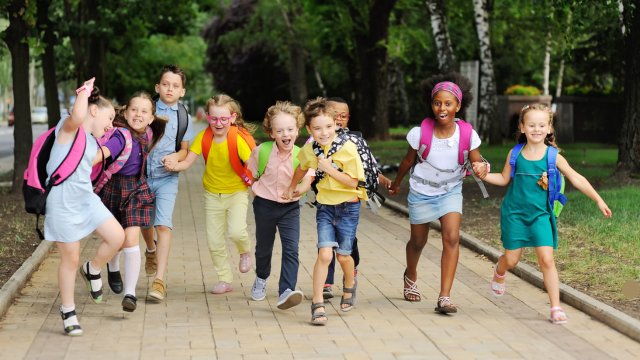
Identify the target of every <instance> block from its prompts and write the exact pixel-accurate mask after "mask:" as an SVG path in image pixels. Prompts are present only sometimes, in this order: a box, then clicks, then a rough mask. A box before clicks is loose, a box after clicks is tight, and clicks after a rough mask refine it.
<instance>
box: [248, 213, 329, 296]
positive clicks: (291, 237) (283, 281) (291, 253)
mask: <svg viewBox="0 0 640 360" xmlns="http://www.w3.org/2000/svg"><path fill="white" fill-rule="evenodd" d="M285 208H286V209H287V211H286V212H285V213H284V214H281V216H280V219H279V221H278V231H280V241H281V242H282V260H281V266H280V281H279V285H278V294H279V295H282V294H283V293H284V292H285V291H286V290H287V289H291V290H295V289H296V284H297V282H298V267H299V266H300V261H299V260H298V244H299V242H300V206H299V205H298V202H293V203H291V204H288V205H285ZM256 248H257V245H256ZM257 257H258V256H257V251H256V258H257ZM323 287H324V284H323Z"/></svg>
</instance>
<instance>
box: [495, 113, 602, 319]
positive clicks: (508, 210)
mask: <svg viewBox="0 0 640 360" xmlns="http://www.w3.org/2000/svg"><path fill="white" fill-rule="evenodd" d="M519 122H520V127H519V129H518V134H517V140H518V143H526V144H525V145H524V147H523V148H522V151H521V152H520V154H519V155H518V157H517V160H516V171H515V175H514V177H513V182H511V165H510V164H509V159H510V158H511V152H509V155H507V162H506V164H505V166H504V170H503V171H502V173H501V174H495V173H494V174H487V176H486V177H485V178H484V180H485V181H487V182H489V183H491V184H494V185H500V186H506V185H508V184H509V182H511V186H510V187H509V190H508V191H507V195H506V196H505V198H504V201H503V202H502V210H501V214H500V228H501V229H502V244H503V246H504V249H505V250H504V255H502V256H501V257H500V259H499V260H498V263H497V264H496V266H495V269H494V274H493V275H494V278H493V281H492V282H491V292H492V293H493V295H494V296H497V297H500V296H502V295H504V291H505V283H504V282H505V278H506V277H507V271H508V270H509V269H511V268H513V267H514V266H516V264H517V263H518V261H520V256H521V255H522V248H524V247H533V248H535V249H536V256H537V257H538V264H539V265H540V269H541V270H542V276H543V278H544V284H545V286H546V288H547V293H548V294H549V300H550V303H551V315H550V318H549V320H551V322H553V323H554V324H566V323H567V315H566V314H565V313H564V311H563V310H562V308H561V307H560V285H559V279H558V271H557V270H556V266H555V263H554V260H553V250H554V249H556V248H557V247H558V234H557V231H556V218H555V215H554V214H553V211H552V210H551V205H550V203H549V200H548V199H549V191H548V190H547V185H548V179H547V153H548V150H549V146H553V147H555V148H558V146H557V145H556V143H555V136H554V132H553V113H552V112H550V111H549V109H548V108H547V106H546V105H544V104H534V105H527V106H525V107H524V108H523V109H522V111H521V112H520V120H519ZM556 167H557V168H558V170H559V171H560V172H561V173H562V174H564V176H565V178H566V179H568V180H569V181H571V183H572V184H573V186H575V187H576V189H578V190H580V191H582V192H583V193H584V194H585V195H587V196H588V197H589V198H591V199H592V200H593V201H595V202H596V203H597V204H598V208H599V209H600V211H601V212H602V214H603V215H604V217H606V218H610V217H611V210H610V209H609V207H608V206H607V204H605V202H604V201H603V200H602V198H601V197H600V195H598V193H597V192H596V191H595V190H594V189H593V187H592V186H591V184H589V182H588V181H587V179H585V178H584V177H583V176H582V175H580V174H578V173H577V172H576V171H575V170H573V169H572V168H571V166H569V163H568V162H567V160H566V159H565V158H564V157H563V156H562V155H558V157H557V160H556Z"/></svg>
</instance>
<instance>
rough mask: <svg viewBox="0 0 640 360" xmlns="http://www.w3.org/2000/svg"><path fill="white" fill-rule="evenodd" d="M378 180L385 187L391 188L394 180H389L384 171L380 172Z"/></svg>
mask: <svg viewBox="0 0 640 360" xmlns="http://www.w3.org/2000/svg"><path fill="white" fill-rule="evenodd" d="M378 182H379V183H380V185H382V186H384V188H385V189H389V187H390V186H391V183H392V181H391V180H389V179H388V178H387V177H386V176H384V175H382V173H378Z"/></svg>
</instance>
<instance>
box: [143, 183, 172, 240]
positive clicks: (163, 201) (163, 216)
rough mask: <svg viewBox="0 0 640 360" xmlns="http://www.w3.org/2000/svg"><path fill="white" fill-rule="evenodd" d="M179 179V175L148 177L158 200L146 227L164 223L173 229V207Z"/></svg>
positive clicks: (163, 224)
mask: <svg viewBox="0 0 640 360" xmlns="http://www.w3.org/2000/svg"><path fill="white" fill-rule="evenodd" d="M179 180H180V178H179V177H178V176H177V175H169V176H164V177H160V178H148V179H147V183H148V184H149V188H150V189H151V192H153V195H155V196H156V202H155V204H154V205H153V213H152V214H151V219H150V220H151V221H150V222H149V226H148V227H145V228H147V229H148V228H150V227H154V226H159V225H162V226H166V227H168V228H169V229H173V223H172V222H171V221H172V219H173V208H174V207H175V205H176V196H177V195H178V182H179Z"/></svg>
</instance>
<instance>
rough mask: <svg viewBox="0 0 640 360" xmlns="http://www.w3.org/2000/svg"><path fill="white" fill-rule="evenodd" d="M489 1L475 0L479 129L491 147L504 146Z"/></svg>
mask: <svg viewBox="0 0 640 360" xmlns="http://www.w3.org/2000/svg"><path fill="white" fill-rule="evenodd" d="M486 4H487V0H473V11H474V14H475V23H476V29H477V32H478V41H479V44H480V99H479V102H478V127H479V130H480V136H481V137H482V139H483V140H487V139H488V140H489V144H491V145H499V144H502V131H501V129H500V118H499V117H498V95H497V93H496V79H495V75H494V72H493V57H492V54H491V43H490V41H489V18H488V14H487V11H486Z"/></svg>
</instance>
